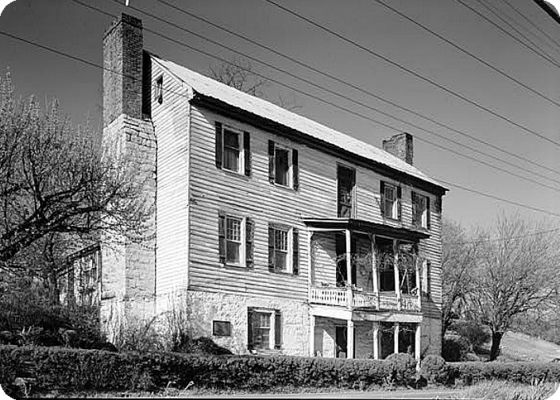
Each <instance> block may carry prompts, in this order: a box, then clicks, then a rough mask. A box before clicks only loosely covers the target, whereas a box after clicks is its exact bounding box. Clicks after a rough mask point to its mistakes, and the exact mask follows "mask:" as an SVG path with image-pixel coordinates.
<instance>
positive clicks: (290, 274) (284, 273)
mask: <svg viewBox="0 0 560 400" xmlns="http://www.w3.org/2000/svg"><path fill="white" fill-rule="evenodd" d="M268 271H269V272H271V273H273V274H278V275H286V276H298V275H294V273H293V272H290V271H277V270H274V269H269V270H268Z"/></svg>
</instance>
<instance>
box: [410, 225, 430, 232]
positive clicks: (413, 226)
mask: <svg viewBox="0 0 560 400" xmlns="http://www.w3.org/2000/svg"><path fill="white" fill-rule="evenodd" d="M410 226H411V227H412V228H413V229H416V230H419V231H422V232H430V229H428V227H426V226H420V225H414V224H411V225H410Z"/></svg>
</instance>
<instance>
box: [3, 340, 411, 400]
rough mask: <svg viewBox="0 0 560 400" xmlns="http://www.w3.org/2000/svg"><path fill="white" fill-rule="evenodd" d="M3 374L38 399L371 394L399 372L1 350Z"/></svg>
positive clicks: (327, 363)
mask: <svg viewBox="0 0 560 400" xmlns="http://www.w3.org/2000/svg"><path fill="white" fill-rule="evenodd" d="M397 359H398V360H399V361H400V360H401V358H400V357H399V358H397ZM404 364H405V365H409V364H410V363H408V362H406V363H404ZM0 371H11V372H10V374H9V376H8V375H7V374H6V373H4V372H3V373H2V374H0V378H1V379H2V381H0V384H2V386H3V387H6V386H5V385H7V384H10V385H11V384H12V383H13V381H14V378H15V377H20V378H22V379H26V380H29V379H32V380H33V384H32V387H33V388H34V390H35V392H34V393H32V395H33V394H37V393H43V392H46V391H51V392H52V391H58V392H59V393H72V392H73V393H75V392H80V391H97V392H103V391H125V390H156V389H160V390H163V389H164V388H166V387H168V386H172V387H177V388H184V387H186V386H187V385H189V383H190V382H191V381H192V382H193V383H194V384H195V385H196V387H197V388H216V389H238V390H246V391H267V390H274V389H279V388H282V387H285V386H293V387H299V388H305V387H308V388H320V387H331V388H343V389H360V388H361V389H366V388H369V387H371V386H373V385H382V384H383V381H384V378H385V377H387V376H389V375H391V373H392V372H393V371H394V368H393V366H392V365H391V363H390V362H387V361H379V360H341V359H327V358H307V357H287V356H273V357H257V356H202V355H190V354H178V353H166V352H159V353H147V354H141V353H136V352H134V353H110V352H105V351H100V350H81V349H69V348H55V347H16V346H0ZM397 383H400V382H397Z"/></svg>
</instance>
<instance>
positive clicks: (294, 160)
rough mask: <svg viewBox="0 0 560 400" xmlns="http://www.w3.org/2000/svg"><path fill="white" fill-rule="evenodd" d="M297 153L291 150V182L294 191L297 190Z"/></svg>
mask: <svg viewBox="0 0 560 400" xmlns="http://www.w3.org/2000/svg"><path fill="white" fill-rule="evenodd" d="M298 162H299V160H298V151H297V150H292V173H293V175H294V176H293V182H294V190H298V189H299V165H298Z"/></svg>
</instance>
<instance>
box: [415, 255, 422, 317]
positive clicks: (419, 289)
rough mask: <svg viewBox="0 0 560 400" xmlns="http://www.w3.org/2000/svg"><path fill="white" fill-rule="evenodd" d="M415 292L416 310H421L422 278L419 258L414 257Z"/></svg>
mask: <svg viewBox="0 0 560 400" xmlns="http://www.w3.org/2000/svg"><path fill="white" fill-rule="evenodd" d="M415 267H416V291H417V294H418V308H419V309H420V310H421V309H422V279H421V278H422V277H421V276H420V272H421V271H420V258H419V257H418V255H416V265H415Z"/></svg>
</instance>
